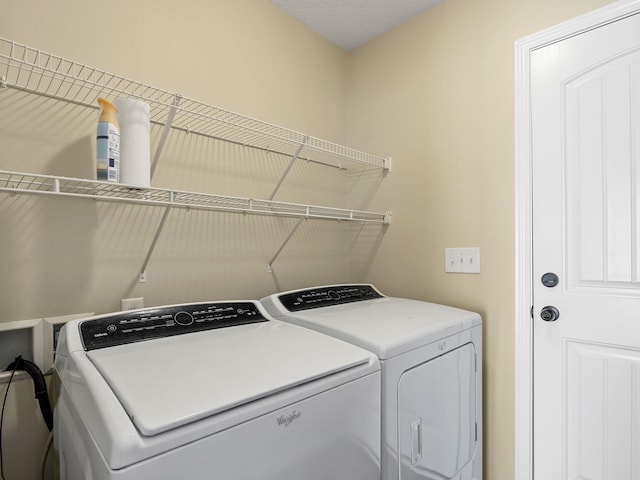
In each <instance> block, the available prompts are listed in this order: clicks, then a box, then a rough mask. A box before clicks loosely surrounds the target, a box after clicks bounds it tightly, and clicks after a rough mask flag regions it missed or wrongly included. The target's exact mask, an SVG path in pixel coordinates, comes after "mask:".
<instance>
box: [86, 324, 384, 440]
mask: <svg viewBox="0 0 640 480" xmlns="http://www.w3.org/2000/svg"><path fill="white" fill-rule="evenodd" d="M86 355H87V356H88V357H89V359H90V360H91V362H92V363H93V364H94V365H95V367H96V368H97V369H98V371H99V372H100V373H101V375H102V376H103V378H104V379H105V381H106V382H107V383H108V384H109V386H110V387H111V389H112V390H113V392H114V393H115V395H116V396H117V398H118V400H119V401H120V403H121V404H122V406H123V408H124V409H125V411H126V412H127V414H128V415H129V417H131V420H132V421H133V423H134V424H135V425H136V427H137V428H138V430H139V431H140V432H141V433H142V434H143V435H146V436H152V435H157V434H159V433H162V432H165V431H167V430H170V429H173V428H176V427H179V426H181V425H185V424H188V423H190V422H194V421H196V420H199V419H202V418H205V417H208V416H211V415H214V414H216V413H219V412H223V411H225V410H228V409H231V408H233V407H236V406H238V405H242V404H246V403H249V402H251V401H253V400H256V399H259V398H261V397H265V396H267V395H270V394H273V393H277V392H282V391H285V390H287V389H290V388H292V387H295V386H296V385H300V384H302V383H306V382H309V381H311V380H316V379H320V378H322V377H325V376H328V375H331V374H333V373H336V372H340V371H343V370H347V369H349V368H352V367H355V366H357V365H362V364H366V363H369V362H370V361H371V359H372V356H371V355H370V354H369V353H368V352H365V351H364V350H361V349H359V348H356V347H354V346H352V345H349V344H347V343H344V342H341V341H339V340H336V339H333V338H330V337H328V336H325V335H321V334H319V333H316V332H313V331H310V330H306V329H303V328H299V327H296V326H295V325H288V324H285V323H281V322H278V321H269V322H266V323H257V324H251V325H242V326H235V327H229V328H223V329H217V330H209V331H204V332H198V333H191V334H186V335H178V336H175V337H165V338H159V339H155V340H152V341H146V342H139V343H132V344H127V345H119V346H115V347H111V348H103V349H98V350H92V351H89V352H87V353H86ZM368 370H369V369H366V371H367V373H368ZM363 375H364V373H363Z"/></svg>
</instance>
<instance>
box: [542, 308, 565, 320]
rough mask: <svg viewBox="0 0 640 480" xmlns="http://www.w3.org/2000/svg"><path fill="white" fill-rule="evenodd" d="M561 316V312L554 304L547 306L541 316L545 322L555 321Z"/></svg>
mask: <svg viewBox="0 0 640 480" xmlns="http://www.w3.org/2000/svg"><path fill="white" fill-rule="evenodd" d="M559 317H560V312H559V311H558V309H557V308H556V307H553V306H546V307H544V308H543V309H542V310H541V311H540V318H541V319H542V320H544V321H545V322H555V321H556V320H558V318H559Z"/></svg>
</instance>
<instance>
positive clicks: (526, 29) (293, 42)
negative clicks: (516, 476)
mask: <svg viewBox="0 0 640 480" xmlns="http://www.w3.org/2000/svg"><path fill="white" fill-rule="evenodd" d="M608 1H609V0H474V1H471V0H447V2H445V3H444V4H443V5H441V6H439V7H437V8H436V9H434V10H432V11H430V12H427V13H425V14H423V15H421V16H420V17H418V18H416V19H415V20H413V21H411V22H409V23H407V24H406V25H404V26H402V27H400V28H398V29H396V30H393V31H391V32H389V33H388V34H386V35H384V36H382V37H381V38H379V39H377V40H375V41H373V42H371V43H370V44H368V45H366V46H364V47H362V48H360V49H357V50H355V51H353V52H350V53H348V54H347V53H346V52H343V51H341V50H339V49H338V48H337V47H335V46H333V45H331V44H330V43H329V42H327V41H326V40H324V39H322V38H321V37H319V36H318V35H316V34H315V33H313V32H311V31H310V30H309V29H308V28H306V27H305V26H303V25H302V24H300V23H299V22H297V21H295V20H294V19H292V18H291V17H289V16H288V15H286V14H284V13H282V12H281V11H279V10H278V9H276V8H275V7H274V6H273V5H272V4H271V3H270V2H268V0H258V1H256V0H232V1H231V0H228V1H223V0H218V1H209V2H202V1H199V0H185V1H182V2H173V1H167V0H162V1H157V0H154V1H152V0H139V1H136V2H127V1H125V0H113V1H112V2H109V9H107V10H105V11H102V12H99V11H97V10H96V7H95V5H96V4H95V3H94V2H87V1H85V0H66V1H65V2H64V7H63V8H61V5H62V4H61V3H60V2H52V1H49V0H23V1H21V2H5V3H6V5H3V7H2V15H1V16H0V36H3V37H6V38H10V39H13V40H16V41H18V42H22V43H27V44H29V45H31V46H34V47H38V48H41V49H43V50H46V51H49V52H52V53H56V54H59V55H62V56H65V57H68V58H72V59H74V60H77V61H80V62H84V63H88V64H90V65H93V66H97V67H101V68H103V69H105V70H108V71H113V72H115V73H119V74H122V75H124V76H127V77H131V78H134V79H136V80H138V81H142V82H148V83H151V84H154V85H157V86H160V87H162V88H165V89H167V90H171V91H176V92H178V93H180V94H182V95H186V96H189V97H193V98H197V99H198V100H201V101H203V102H208V103H212V104H214V105H218V106H221V107H225V108H229V109H231V110H234V111H238V112H240V113H243V114H246V115H250V116H254V117H257V118H261V119H263V120H267V121H270V122H274V123H276V124H279V125H282V126H286V127H290V128H293V129H295V130H299V131H303V132H307V133H310V134H312V135H316V136H320V137H324V138H328V139H329V140H333V141H336V142H339V143H344V142H347V143H349V144H350V145H352V146H354V147H357V148H361V149H363V150H366V151H371V152H372V153H376V154H381V155H391V156H393V159H394V167H393V172H392V173H390V174H389V175H388V176H387V177H386V178H385V179H384V180H383V181H382V179H381V178H380V177H379V176H378V175H372V176H367V175H364V176H359V177H358V182H359V183H358V184H357V185H358V187H357V188H356V189H355V190H354V194H353V195H352V196H351V197H350V198H349V201H350V202H351V204H352V206H353V207H354V208H367V209H372V210H381V211H384V210H391V211H393V225H391V227H390V228H389V229H388V230H387V231H386V233H385V234H384V235H382V232H381V231H380V230H371V231H365V232H364V233H363V231H361V230H358V229H356V230H355V231H353V232H350V233H353V235H350V236H348V237H347V236H346V234H345V232H344V229H343V228H342V227H341V226H337V225H334V224H323V225H321V226H318V225H316V226H313V225H306V224H305V226H304V227H303V228H301V231H300V232H299V234H298V235H297V236H296V239H295V240H294V241H293V242H292V244H290V245H288V246H287V250H286V251H285V254H283V257H282V258H281V259H279V260H278V264H277V268H276V270H275V273H274V275H268V274H266V260H268V259H269V257H270V256H271V255H272V254H273V253H274V251H275V249H276V248H277V247H278V246H279V242H280V241H281V240H282V239H283V238H284V237H285V236H286V235H287V233H288V231H289V230H290V228H291V226H292V223H291V222H287V221H284V220H282V219H268V218H256V219H250V220H246V219H241V218H239V217H237V216H231V215H217V214H215V215H214V214H200V213H197V212H192V213H186V212H180V213H177V214H175V215H173V216H172V219H171V220H170V222H169V224H168V228H167V231H166V233H165V235H163V237H162V240H161V242H160V244H159V246H158V249H157V251H156V253H155V254H154V256H153V258H152V263H151V264H150V267H149V269H148V274H149V281H148V282H147V283H146V284H138V283H136V281H135V278H136V275H137V268H138V267H139V266H140V264H141V260H142V257H144V254H145V253H146V248H147V246H148V244H149V242H150V239H151V238H152V236H153V232H154V229H155V225H157V222H158V221H159V218H160V216H161V213H162V212H161V211H152V212H149V211H142V210H141V209H139V208H135V207H119V206H113V205H102V204H101V205H96V204H87V203H86V202H85V203H83V202H67V201H62V200H56V201H50V200H43V199H40V198H32V197H17V198H16V197H7V196H0V205H1V208H0V222H1V224H2V228H1V229H0V259H1V262H0V264H1V265H2V269H1V273H0V298H1V301H0V321H10V320H20V319H27V318H37V317H40V316H45V315H63V314H71V313H77V312H84V311H96V312H106V311H111V310H117V309H118V308H119V299H120V298H123V297H127V296H144V297H145V301H146V303H147V305H152V304H160V303H169V302H177V301H192V300H201V299H205V298H206V299H211V298H232V297H259V296H261V295H264V294H267V293H270V292H272V291H276V290H279V289H285V288H295V287H299V286H304V285H310V284H315V283H325V282H326V283H329V282H341V281H344V279H345V278H348V279H349V280H358V281H361V280H365V281H371V282H373V283H375V284H377V285H378V286H379V287H380V288H381V289H382V291H384V292H385V293H387V294H390V295H397V296H405V297H411V298H420V299H427V300H432V301H437V302H443V303H449V304H453V305H457V306H461V307H465V308H469V309H473V310H477V311H479V312H480V313H481V314H482V315H483V317H484V320H485V330H484V334H485V358H484V368H485V395H484V400H485V412H484V415H485V442H486V443H485V445H486V446H485V460H486V462H485V472H486V476H485V478H486V479H487V480H511V479H512V478H513V471H514V466H513V457H514V452H513V428H514V418H513V337H514V336H513V296H514V289H513V282H514V276H513V265H514V262H513V231H514V218H513V216H514V205H513V199H514V192H513V184H514V181H513V113H514V112H513V78H514V75H513V42H514V41H515V40H516V39H517V38H520V37H522V36H525V35H528V34H531V33H534V32H536V31H538V30H540V29H542V28H545V27H547V26H551V25H553V24H556V23H558V22H561V21H563V20H565V19H569V18H571V17H573V16H576V15H578V14H580V13H583V12H586V11H588V10H591V9H594V8H596V7H599V6H601V5H604V4H606V3H608ZM105 32H111V34H108V33H105ZM0 111H2V115H0V133H1V134H0V168H2V169H15V170H21V171H29V170H33V171H39V172H43V173H52V174H59V175H71V176H74V175H75V176H86V175H89V174H90V173H91V171H92V165H91V161H90V158H91V156H92V151H93V150H92V149H93V144H92V143H91V142H92V140H91V138H92V135H93V132H94V129H95V120H96V118H95V112H87V111H85V110H82V109H77V108H75V107H71V106H65V107H64V108H60V106H59V104H58V103H56V102H52V101H48V100H43V99H37V100H33V99H28V98H27V99H25V98H24V97H23V96H21V95H18V94H16V92H14V91H11V90H0ZM43 111H44V112H46V114H43V113H42V112H43ZM157 133H158V132H157V131H156V132H154V134H155V135H157ZM172 135H173V134H172ZM156 138H157V137H156ZM243 154H244V152H238V151H236V150H233V149H231V151H229V149H224V148H222V147H221V146H219V145H216V144H212V143H210V142H204V141H202V140H199V139H194V138H189V137H184V136H178V135H173V136H172V137H171V138H170V144H169V146H168V149H167V153H166V155H165V157H166V158H163V164H162V166H161V168H160V169H159V171H158V176H157V178H156V179H154V182H155V183H154V184H155V185H156V186H172V187H174V188H184V189H195V190H199V191H211V192H218V191H220V190H222V193H228V194H232V195H245V196H255V197H258V198H261V197H265V196H267V195H268V194H269V193H270V191H271V189H272V188H273V184H274V183H273V182H274V181H275V180H277V178H278V175H279V173H280V172H281V170H282V168H283V167H284V165H286V161H285V160H283V159H280V158H273V156H271V157H269V156H262V155H258V154H253V153H252V154H250V155H249V156H250V161H248V162H247V161H246V160H239V159H241V158H242V157H243ZM212 157H213V158H215V162H214V163H213V166H212V162H210V159H211V158H212ZM256 165H258V166H256ZM230 172H231V173H230ZM310 176H311V177H313V178H315V179H316V180H317V181H318V184H319V186H318V187H316V186H313V185H312V184H310V183H309V182H308V178H309V177H310ZM334 177H335V175H333V174H328V173H326V172H324V171H321V170H317V169H314V168H313V167H310V166H302V167H300V168H299V169H298V170H297V171H295V172H293V177H292V179H293V182H291V183H290V184H289V186H287V187H286V189H285V190H284V191H283V192H282V198H280V199H283V200H287V199H289V200H292V201H303V200H304V199H309V198H310V200H306V201H305V203H306V202H308V203H328V204H333V203H338V204H339V203H343V202H344V201H345V200H346V193H345V191H344V190H343V189H341V187H335V186H333V185H334V183H333V181H334V180H335V178H334ZM340 180H342V179H340ZM363 183H364V186H363ZM338 185H340V184H338ZM337 206H339V205H337ZM194 217H195V218H194ZM345 240H347V241H346V242H345ZM351 242H353V243H351ZM316 246H321V247H322V248H321V249H320V250H319V251H321V252H322V253H321V254H320V255H315V256H314V258H311V259H310V258H309V257H308V254H309V252H310V251H312V250H310V248H311V249H312V248H314V247H316ZM457 246H478V247H480V248H481V265H482V273H481V274H480V275H453V274H447V275H445V274H444V273H443V267H444V265H443V264H444V248H445V247H457ZM347 258H349V259H350V261H351V265H350V266H349V262H348V261H346V259H347ZM194 279H197V280H195V281H194ZM22 384H24V385H21V386H20V387H19V389H17V390H16V391H15V392H16V393H14V394H12V395H13V396H10V400H12V399H13V400H14V405H18V404H19V405H21V406H22V407H20V408H19V409H17V408H16V407H15V406H14V407H13V409H12V407H11V406H10V407H9V410H8V413H7V414H8V415H9V416H13V418H17V419H20V420H18V421H16V422H14V423H10V424H9V425H10V426H9V428H8V429H7V430H5V432H3V435H4V437H3V438H4V445H8V444H12V445H14V446H15V448H23V447H24V448H23V449H22V450H21V451H24V452H33V455H32V456H30V457H26V458H37V457H38V456H39V453H40V452H39V446H40V445H41V443H42V442H43V439H44V433H43V431H42V430H43V429H42V425H41V424H39V423H38V422H39V420H38V419H37V412H36V411H35V407H34V408H31V403H30V402H32V401H33V399H32V396H31V395H30V393H29V383H28V382H26V381H25V382H22ZM2 391H3V389H2V388H1V387H0V392H2ZM25 406H26V407H25ZM23 407H24V408H23ZM25 415H26V416H27V417H28V418H25V420H21V419H22V418H24V416H25ZM5 428H6V425H5ZM11 442H13V443H11ZM9 458H10V459H11V458H18V457H15V456H13V455H12V456H10V457H9ZM28 463H29V461H27V460H22V459H21V460H20V461H19V465H16V463H13V464H12V463H11V460H10V461H9V462H8V466H5V471H6V472H7V473H8V478H22V479H24V480H31V479H33V478H35V477H34V475H35V470H34V467H33V466H32V465H28Z"/></svg>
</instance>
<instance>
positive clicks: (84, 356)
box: [54, 301, 380, 480]
mask: <svg viewBox="0 0 640 480" xmlns="http://www.w3.org/2000/svg"><path fill="white" fill-rule="evenodd" d="M55 364H56V369H57V371H58V373H59V375H60V378H61V383H62V386H61V393H60V396H59V399H58V402H57V406H56V409H55V428H54V441H55V446H56V448H57V450H58V452H59V456H60V466H61V479H62V480H107V479H109V480H111V479H114V480H115V479H118V480H134V479H135V480H142V479H144V480H149V479H154V480H176V479H181V478H183V479H189V480H204V479H207V480H210V479H220V480H249V479H251V480H311V479H313V480H327V479H340V480H372V479H378V478H379V477H380V431H379V428H380V420H379V408H380V366H379V362H378V360H377V358H376V357H375V355H372V354H371V353H370V352H368V351H366V350H364V349H361V348H357V347H355V346H353V345H351V344H349V343H347V342H343V341H339V340H337V339H334V338H330V337H328V336H326V335H321V334H319V333H317V332H313V331H311V330H308V329H304V328H301V327H297V326H294V325H290V324H287V323H283V322H280V321H277V320H273V319H272V318H270V317H269V316H268V314H266V312H265V311H264V310H263V309H262V307H261V306H260V304H259V303H258V302H249V301H243V302H211V303H197V304H189V305H173V306H166V307H158V308H150V309H143V310H137V311H130V312H121V313H117V314H109V315H101V316H97V317H92V318H90V319H86V320H76V321H72V322H69V323H68V324H67V325H65V327H64V328H63V329H62V331H61V334H60V340H59V343H58V350H57V353H56V362H55Z"/></svg>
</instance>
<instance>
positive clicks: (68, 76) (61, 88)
mask: <svg viewBox="0 0 640 480" xmlns="http://www.w3.org/2000/svg"><path fill="white" fill-rule="evenodd" d="M0 87H9V88H14V89H18V90H23V91H26V92H29V93H36V94H39V95H43V96H45V97H49V98H55V99H58V100H63V101H66V102H70V103H73V104H77V105H83V106H85V107H90V108H94V109H96V108H98V106H97V98H98V97H100V96H103V97H112V98H113V97H116V96H132V97H136V98H139V99H141V100H143V101H145V102H146V103H148V104H149V106H150V110H151V122H152V123H155V124H160V125H164V124H165V123H170V124H171V127H172V128H174V129H177V130H180V131H184V132H188V133H194V134H198V135H203V136H205V137H208V138H214V139H219V140H223V141H226V142H231V143H234V144H238V145H244V146H248V147H253V148H257V149H260V150H265V151H269V152H275V153H280V154H284V155H288V156H294V155H297V156H298V157H299V158H301V159H306V160H310V161H314V162H319V163H322V164H326V165H332V166H336V167H339V168H344V169H350V168H352V167H353V166H354V165H365V166H370V167H375V168H381V169H383V170H384V171H389V170H390V166H391V159H390V158H388V157H381V156H377V155H372V154H368V153H365V152H361V151H358V150H355V149H353V148H350V147H345V146H342V145H339V144H336V143H332V142H329V141H326V140H322V139H320V138H316V137H312V136H309V135H305V134H302V133H299V132H296V131H293V130H289V129H286V128H283V127H279V126H276V125H272V124H270V123H267V122H263V121H261V120H256V119H254V118H251V117H246V116H243V115H240V114H238V113H234V112H231V111H228V110H224V109H222V108H219V107H215V106H212V105H208V104H205V103H201V102H198V101H196V100H193V99H190V98H187V97H183V96H181V95H178V94H175V93H171V92H168V91H165V90H162V89H160V88H157V87H154V86H152V85H147V84H144V83H139V82H136V81H133V80H129V79H127V78H125V77H122V76H119V75H115V74H112V73H108V72H105V71H103V70H100V69H97V68H94V67H91V66H88V65H83V64H81V63H78V62H75V61H73V60H67V59H65V58H63V57H59V56H56V55H52V54H50V53H46V52H43V51H41V50H38V49H35V48H31V47H29V46H26V45H22V44H19V43H17V42H14V41H12V40H7V39H4V38H2V37H0ZM173 114H175V116H174V117H173V118H172V119H170V120H168V118H170V116H171V115H173Z"/></svg>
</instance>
